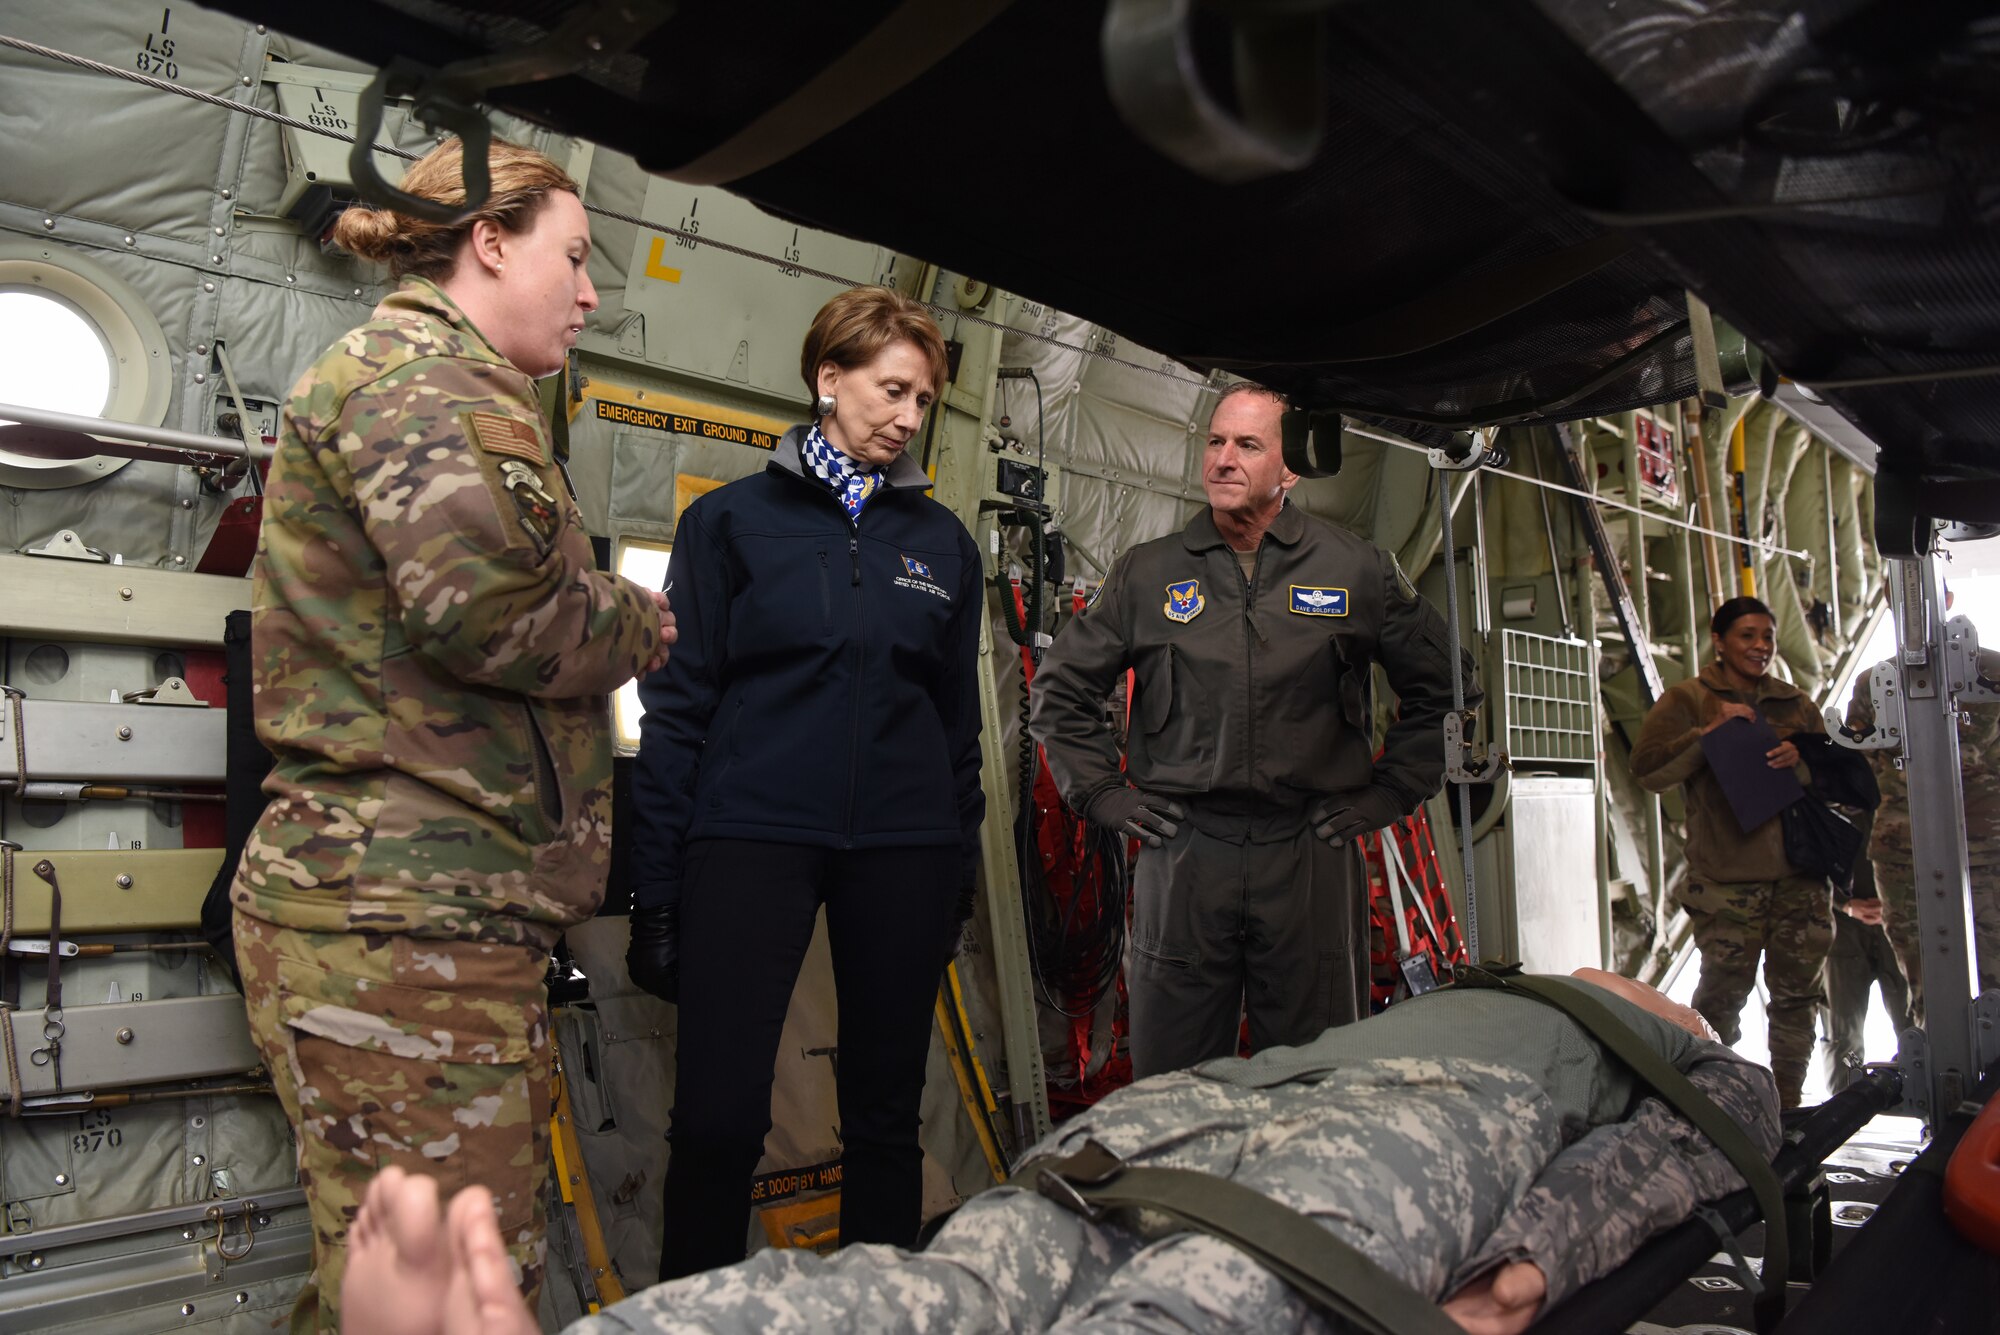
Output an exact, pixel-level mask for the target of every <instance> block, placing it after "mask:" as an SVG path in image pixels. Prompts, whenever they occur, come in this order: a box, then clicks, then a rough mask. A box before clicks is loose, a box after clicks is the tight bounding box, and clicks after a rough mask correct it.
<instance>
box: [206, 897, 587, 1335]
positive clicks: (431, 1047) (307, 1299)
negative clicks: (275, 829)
mask: <svg viewBox="0 0 2000 1335" xmlns="http://www.w3.org/2000/svg"><path fill="white" fill-rule="evenodd" d="M236 957H237V960H238V962H239V964H240V966H241V968H242V971H243V995H244V999H245V1001H246V1003H247V1005H248V1008H249V1013H250V1031H251V1034H252V1036H253V1037H254V1038H255V1039H256V1041H257V1046H258V1049H259V1050H260V1051H261V1052H262V1053H263V1056H264V1062H265V1065H266V1066H268V1067H269V1068H270V1071H271V1079H272V1082H273V1083H274V1084H275V1086H276V1087H277V1094H278V1098H279V1100H280V1101H281V1102H282V1103H283V1104H284V1108H285V1113H286V1115H287V1116H288V1117H289V1118H290V1119H291V1122H292V1128H293V1131H294V1133H295V1134H296V1135H297V1137H298V1152H299V1182H300V1184H301V1185H302V1186H303V1187H304V1188H305V1193H306V1201H307V1204H308V1206H309V1207H310V1209H311V1212H312V1222H313V1277H312V1279H311V1280H309V1281H308V1282H307V1284H306V1287H305V1289H304V1291H302V1292H301V1293H300V1295H299V1301H298V1306H297V1307H296V1308H295V1309H294V1311H293V1313H292V1330H293V1332H294V1335H307V1333H309V1332H331V1331H338V1330H339V1329H340V1309H339V1303H340V1278H341V1275H342V1273H343V1272H344V1270H345V1267H346V1262H347V1230H348V1228H349V1226H350V1225H351V1224H352V1223H353V1222H354V1216H355V1214H356V1212H357V1211H358V1210H359V1209H360V1207H361V1199H362V1197H363V1196H364V1195H365V1194H366V1192H367V1190H368V1183H369V1181H370V1180H371V1179H373V1178H374V1176H375V1174H376V1173H377V1172H378V1171H380V1170H381V1169H383V1168H385V1167H387V1166H389V1165H390V1164H395V1165H397V1166H398V1167H401V1168H403V1169H405V1170H406V1171H408V1172H412V1173H423V1174H426V1175H428V1176H430V1177H434V1178H436V1179H437V1180H438V1191H439V1194H440V1195H441V1196H443V1197H445V1198H449V1197H450V1196H451V1195H452V1194H453V1193H454V1192H456V1191H458V1190H459V1188H461V1187H465V1186H470V1185H471V1184H473V1183H475V1182H477V1183H481V1184H483V1185H484V1186H486V1187H488V1188H489V1189H491V1190H492V1192H493V1197H494V1201H495V1203H496V1204H497V1206H498V1209H499V1224H500V1236H501V1237H502V1238H503V1239H504V1240H505V1241H506V1243H507V1249H508V1252H509V1254H510V1255H511V1256H512V1257H513V1260H514V1263H515V1265H516V1267H517V1268H518V1269H519V1271H520V1275H521V1284H522V1289H523V1291H524V1293H525V1294H526V1296H527V1300H528V1305H529V1307H530V1308H531V1309H532V1308H533V1307H534V1305H535V1302H536V1300H537V1297H538V1290H539V1288H540V1285H541V1278H542V1266H543V1229H544V1225H545V1219H544V1204H543V1187H544V1185H545V1183H546V1180H547V1177H548V1163H549V1145H548V1137H549V1098H550V1085H549V1079H550V1076H549V1021H548V997H547V992H546V988H545V983H544V977H545V971H546V969H547V967H548V957H547V955H546V954H545V953H544V952H543V951H541V950H539V949H536V948H534V947H531V946H520V945H488V944H483V943H478V942H463V941H442V940H428V939H423V938H418V937H410V936H402V935H372V936H371V935H361V934H356V933H340V932H300V931H293V930H291V929H289V928H283V927H277V926H274V925H273V924H271V923H267V922H264V921H263V920H261V919H258V918H252V917H249V916H248V915H246V914H244V913H241V912H238V913H237V914H236Z"/></svg>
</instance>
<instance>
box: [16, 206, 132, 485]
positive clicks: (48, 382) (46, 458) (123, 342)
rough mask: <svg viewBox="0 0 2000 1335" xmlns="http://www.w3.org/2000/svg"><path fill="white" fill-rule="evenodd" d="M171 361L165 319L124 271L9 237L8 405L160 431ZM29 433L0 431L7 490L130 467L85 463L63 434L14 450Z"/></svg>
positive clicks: (94, 458) (92, 459) (97, 459)
mask: <svg viewBox="0 0 2000 1335" xmlns="http://www.w3.org/2000/svg"><path fill="white" fill-rule="evenodd" d="M169 360H170V359H169V357H168V356H167V340H166V336H165V335H164V334H162V333H161V332H160V324H159V321H157V320H155V319H154V318H153V314H152V312H151V311H149V310H148V309H146V303H145V302H144V301H143V300H142V299H141V298H140V296H139V294H138V293H137V292H135V291H134V290H133V289H132V288H131V287H130V286H129V285H127V284H126V283H125V282H124V281H123V280H121V279H120V278H118V277H117V276H116V275H115V274H113V273H111V272H110V271H109V270H107V269H105V268H104V267H103V266H101V265H99V264H97V263H96V262H95V261H93V260H91V259H89V258H88V257H86V256H84V255H82V254H79V253H77V252H74V251H68V250H64V249H62V248H60V247H58V246H53V245H45V244H38V243H36V242H33V241H20V240H0V404H8V403H12V404H18V405H20V406H21V407H23V408H42V409H46V410H48V411H51V412H62V413H70V414H72V415H75V416H78V417H101V418H104V419H106V420H107V421H111V422H136V423H139V424H141V425H143V426H158V425H159V424H160V422H161V421H162V420H163V419H164V418H165V417H166V415H167V400H168V397H169V393H170V386H169V384H168V362H169ZM6 416H7V415H6V414H5V413H4V412H0V421H4V420H6ZM25 430H26V429H25V428H15V429H13V430H9V429H0V486H12V487H32V488H38V489H47V488H51V487H72V486H75V485H77V484H78V483H82V482H94V481H96V480H98V479H99V478H103V477H109V476H110V475H111V474H113V473H115V472H117V471H118V470H119V469H120V468H123V467H124V466H125V465H126V463H128V462H129V460H126V459H122V458H119V457H117V456H115V455H106V454H99V455H81V456H79V455H78V454H77V453H76V452H75V451H74V450H72V449H69V448H67V447H68V446H69V445H70V443H71V439H73V438H68V439H66V438H65V437H63V436H62V435H60V434H52V435H51V436H50V437H48V438H45V439H36V438H34V437H32V436H25V435H23V436H20V437H19V438H17V439H16V440H15V441H14V442H13V443H12V447H10V443H9V440H8V436H9V435H13V434H16V433H17V432H25ZM106 434H109V433H108V432H107V433H106Z"/></svg>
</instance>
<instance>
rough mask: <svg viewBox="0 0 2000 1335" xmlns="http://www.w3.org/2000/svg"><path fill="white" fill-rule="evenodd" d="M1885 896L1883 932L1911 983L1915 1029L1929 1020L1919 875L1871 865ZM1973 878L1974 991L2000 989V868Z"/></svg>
mask: <svg viewBox="0 0 2000 1335" xmlns="http://www.w3.org/2000/svg"><path fill="white" fill-rule="evenodd" d="M1872 861H1873V862H1874V867H1875V885H1876V887H1877V892H1878V893H1879V894H1880V895H1881V896H1882V927H1883V929H1884V930H1885V931H1887V932H1888V933H1889V939H1890V940H1891V941H1893V942H1895V943H1896V958H1897V959H1899V960H1901V961H1902V962H1903V973H1904V975H1905V976H1906V977H1908V978H1909V980H1910V1015H1911V1017H1912V1018H1911V1023H1912V1024H1922V1023H1923V1021H1924V960H1923V949H1922V942H1921V940H1920V939H1919V932H1918V928H1917V897H1916V896H1917V892H1916V885H1917V872H1916V868H1915V867H1913V866H1911V865H1910V864H1909V863H1907V862H1890V861H1888V860H1887V859H1884V858H1875V859H1873V860H1872ZM1971 875H1972V943H1973V949H1974V951H1976V952H1977V957H1978V966H1979V972H1978V974H1977V975H1976V978H1977V981H1976V983H1975V985H1974V991H1982V990H1985V989H1987V988H1995V987H2000V867H1991V866H1975V867H1973V868H1971Z"/></svg>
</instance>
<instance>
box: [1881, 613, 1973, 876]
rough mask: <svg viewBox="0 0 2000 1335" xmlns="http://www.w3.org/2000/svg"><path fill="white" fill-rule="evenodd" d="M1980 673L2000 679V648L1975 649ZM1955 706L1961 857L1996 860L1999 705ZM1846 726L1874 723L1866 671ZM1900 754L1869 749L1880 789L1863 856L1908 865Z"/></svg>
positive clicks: (1905, 784) (1905, 775)
mask: <svg viewBox="0 0 2000 1335" xmlns="http://www.w3.org/2000/svg"><path fill="white" fill-rule="evenodd" d="M1887 662H1888V663H1890V664H1893V663H1894V662H1895V660H1894V659H1889V660H1887ZM1877 666H1883V665H1882V664H1878V665H1877ZM1870 671H1873V669H1870ZM1979 675H1980V676H1981V677H1983V678H1985V679H1986V680H1988V681H2000V650H1996V649H1981V650H1980V651H1979ZM1959 710H1960V712H1959V716H1958V772H1959V775H1960V776H1961V779H1962V782H1963V787H1964V790H1965V850H1966V861H1967V862H1968V863H1969V864H1970V865H1972V866H1974V867H1994V866H2000V705H1990V704H1961V705H1960V706H1959ZM1847 726H1848V727H1849V728H1852V729H1855V730H1857V731H1858V730H1860V729H1862V728H1872V727H1874V726H1875V701H1874V699H1873V697H1871V696H1870V695H1869V693H1868V673H1865V672H1864V673H1863V674H1862V675H1861V678H1860V680H1859V681H1857V682H1856V683H1855V687H1854V698H1853V699H1852V700H1851V701H1849V702H1848V706H1847ZM1902 754H1903V752H1902V750H1901V748H1899V747H1892V748H1890V749H1889V750H1887V751H1870V752H1869V753H1868V760H1869V763H1870V764H1872V765H1873V766H1874V767H1875V782H1876V785H1877V786H1878V787H1880V788H1881V790H1882V805H1881V806H1880V807H1878V808H1877V809H1876V812H1875V834H1874V838H1873V839H1872V840H1871V841H1870V842H1869V845H1868V856H1869V857H1871V858H1873V859H1875V860H1876V861H1879V862H1893V863H1896V864H1898V865H1908V864H1909V863H1910V862H1911V860H1912V854H1911V851H1910V775H1909V771H1908V770H1903V769H1898V768H1896V762H1897V760H1899V759H1900V758H1901V757H1902Z"/></svg>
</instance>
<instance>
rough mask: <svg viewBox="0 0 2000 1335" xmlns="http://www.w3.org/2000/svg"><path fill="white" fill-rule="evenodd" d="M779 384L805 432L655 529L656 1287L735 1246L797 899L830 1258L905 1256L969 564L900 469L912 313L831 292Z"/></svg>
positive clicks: (974, 637)
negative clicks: (825, 979) (831, 1200)
mask: <svg viewBox="0 0 2000 1335" xmlns="http://www.w3.org/2000/svg"><path fill="white" fill-rule="evenodd" d="M800 369H801V373H802V374H803V376H804V377H805V381H806V386H807V388H808V389H809V390H810V391H811V392H812V394H813V395H814V404H813V408H814V421H813V423H812V425H810V426H802V427H795V428H793V429H792V430H791V431H790V432H788V433H787V434H786V435H785V437H784V439H783V440H782V441H780V442H779V444H778V447H777V449H776V450H775V451H774V454H773V458H772V460H771V462H770V463H769V464H768V465H767V466H766V467H765V469H764V471H763V472H761V473H758V474H755V475H753V476H751V477H747V478H743V479H740V480H738V481H736V482H732V483H730V484H729V485H727V486H724V487H719V488H717V489H716V490H714V491H712V492H709V493H707V494H706V495H704V496H702V497H701V498H699V499H698V500H696V501H695V502H694V503H693V504H692V505H690V506H688V508H687V510H686V511H685V512H683V514H682V515H681V518H680V520H679V522H678V524H677V525H676V528H675V533H674V552H673V558H672V560H671V562H670V565H669V568H668V587H669V588H670V589H672V590H673V599H674V609H675V612H676V614H677V616H678V619H679V627H680V639H679V641H678V643H677V644H676V645H675V648H674V655H673V657H672V659H671V660H669V664H668V667H667V668H666V669H664V670H662V671H660V672H657V673H655V674H653V675H652V676H651V677H648V678H647V679H646V680H645V681H644V682H642V683H641V685H640V689H639V695H640V699H641V701H642V702H643V703H644V704H645V708H646V714H645V719H644V722H643V723H642V724H641V726H640V739H641V740H640V749H639V761H638V765H637V768H636V771H635V775H634V780H633V805H634V817H635V823H636V825H637V830H636V831H635V834H634V838H633V854H632V877H633V910H632V946H631V950H630V952H629V953H628V955H627V963H628V965H629V966H630V968H631V971H632V977H633V979H634V980H635V981H637V982H638V983H639V985H640V986H642V987H644V988H646V989H647V990H648V991H650V992H653V993H655V994H656V995H658V996H661V997H663V998H665V999H667V1000H669V1001H674V1000H678V1003H679V1005H680V1035H679V1049H678V1061H677V1064H678V1073H677V1076H676V1081H675V1084H676V1091H675V1099H674V1110H673V1120H672V1129H671V1131H670V1132H669V1139H670V1140H671V1142H672V1146H673V1154H672V1158H671V1160H670V1162H669V1164H668V1167H667V1181H666V1246H665V1250H664V1252H663V1253H662V1256H661V1259H660V1275H661V1278H662V1279H673V1278H677V1277H679V1276H681V1275H686V1274H692V1273H694V1272H695V1271H698V1270H705V1269H709V1268H712V1267H714V1266H718V1265H726V1264H728V1263H730V1262H732V1261H737V1260H741V1259H742V1257H743V1252H744V1246H745V1242H746V1238H747V1234H748V1229H749V1209H750V1181H751V1176H752V1174H753V1173H754V1172H755V1170H756V1165H757V1160H758V1158H759V1157H760V1155H761V1154H762V1152H763V1146H764V1136H765V1133H766V1132H767V1131H768V1130H769V1129H770V1124H771V1084H772V1079H773V1070H774V1067H775V1064H776V1060H777V1049H778V1038H779V1032H780V1029H781V1028H782V1026H783V1024H784V1019H785V1011H786V1008H787V1005H788V1003H789V1001H790V999H791V994H792V986H793V984H794V982H795V981H796V980H797V977H798V971H799V965H800V963H801V961H802V960H803V959H804V958H805V952H806V947H807V946H808V944H810V942H811V939H812V931H813V921H814V917H815V914H816V913H817V911H818V910H819V908H820V907H821V906H822V905H824V906H825V909H826V918H827V933H828V938H829V945H830V946H831V948H832V955H833V974H834V986H835V994H836V998H837V1000H838V1004H839V1009H840V1032H839V1040H838V1041H839V1045H840V1062H839V1066H838V1076H837V1079H838V1099H839V1108H840V1121H841V1144H842V1164H843V1172H842V1184H841V1228H840V1238H841V1242H842V1243H843V1244H845V1243H851V1242H888V1243H895V1244H899V1245H904V1246H907V1245H909V1244H910V1243H912V1242H913V1241H914V1240H915V1238H916V1233H917V1227H918V1224H919V1222H920V1219H919V1216H920V1211H921V1205H922V1169H923V1151H922V1150H921V1148H919V1146H918V1141H917V1132H918V1128H919V1125H920V1118H919V1116H918V1104H919V1100H920V1098H921V1096H922V1093H923V1084H924V1066H925V1059H926V1057H927V1055H928V1053H929V1045H930V1016H931V1006H932V999H933V997H934V996H935V994H936V990H937V984H938V976H939V974H940V972H941V971H942V969H943V967H944V965H945V963H946V961H947V960H948V959H949V958H950V952H951V948H952V946H953V945H954V944H955V943H956V941H957V939H958V933H959V931H960V929H961V928H962V926H963V924H964V920H965V918H966V917H967V916H968V915H969V914H970V912H971V909H972V885H973V881H972V877H973V869H974V867H975V865H976V864H977V861H978V848H979V822H980V818H981V816H982V815H983V814H984V812H985V805H986V802H985V796H984V794H983V793H982V792H981V791H980V787H979V703H978V697H977V694H976V689H975V685H974V682H975V667H976V662H977V655H978V651H979V621H980V618H981V617H982V616H983V615H984V600H983V596H982V586H981V583H980V568H979V554H978V551H977V549H976V548H975V547H974V546H973V543H972V539H971V536H970V535H969V534H967V533H966V531H965V526H964V525H963V524H961V523H960V522H959V521H958V519H957V517H956V516H954V515H953V514H952V513H951V511H949V510H947V509H946V508H945V507H944V506H942V505H940V504H938V503H937V502H936V501H935V500H933V499H931V497H930V496H929V495H928V494H927V491H928V489H929V487H930V485H931V483H930V479H929V478H928V477H927V476H926V475H925V473H924V470H923V469H922V467H920V466H919V465H918V463H917V461H916V460H914V459H912V458H909V457H908V455H907V454H906V450H907V448H908V447H909V445H910V444H911V442H912V441H914V440H915V439H916V437H917V432H918V430H919V428H920V427H921V426H922V424H923V418H924V413H925V412H926V411H927V410H928V408H929V407H930V404H931V402H932V400H933V399H934V398H935V397H936V396H937V393H938V391H939V390H940V389H941V388H942V387H943V385H944V382H945V380H946V378H947V372H946V361H945V348H944V340H943V338H942V336H941V335H940V334H939V333H938V328H937V325H936V324H935V323H934V322H933V321H932V319H931V317H930V315H929V313H928V312H927V311H925V310H924V308H923V307H922V306H921V305H919V304H918V303H916V302H914V301H911V300H910V299H908V298H907V297H904V296H902V295H900V294H899V293H896V292H893V291H890V290H889V289H886V288H856V289H854V290H853V291H850V292H845V293H842V294H841V295H840V296H837V297H835V298H834V299H833V300H832V301H830V302H828V303H827V304H826V306H825V307H824V308H823V309H822V310H821V311H820V313H819V315H818V316H817V317H816V318H815V319H814V320H813V324H812V328H811V329H810V330H809V331H807V334H806V340H805V347H804V350H803V353H802V356H801V367H800Z"/></svg>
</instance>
